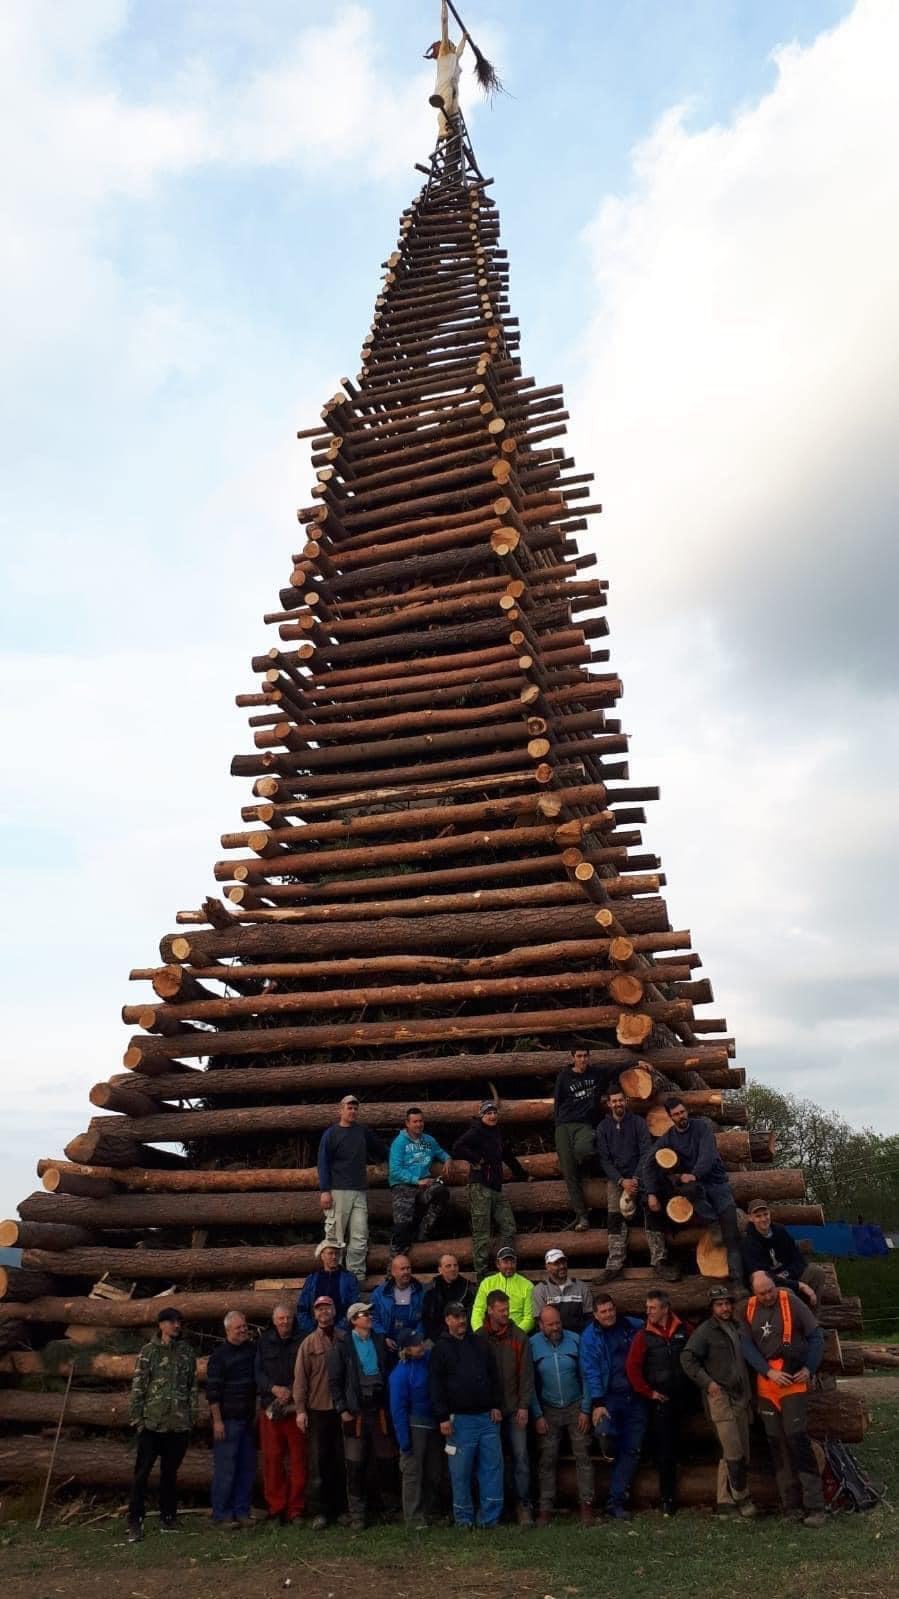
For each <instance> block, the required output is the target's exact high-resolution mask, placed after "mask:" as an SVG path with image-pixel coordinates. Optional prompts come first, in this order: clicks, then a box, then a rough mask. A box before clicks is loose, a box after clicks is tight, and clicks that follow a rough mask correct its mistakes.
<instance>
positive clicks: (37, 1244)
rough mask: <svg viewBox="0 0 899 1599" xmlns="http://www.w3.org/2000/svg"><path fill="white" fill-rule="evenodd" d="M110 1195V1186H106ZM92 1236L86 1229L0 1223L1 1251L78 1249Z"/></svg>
mask: <svg viewBox="0 0 899 1599" xmlns="http://www.w3.org/2000/svg"><path fill="white" fill-rule="evenodd" d="M108 1190H109V1192H110V1193H112V1192H113V1188H112V1185H111V1184H110V1185H108ZM93 1241H94V1235H93V1233H91V1232H88V1230H87V1228H86V1227H67V1226H60V1225H59V1224H58V1223H57V1224H56V1225H55V1226H54V1225H51V1224H50V1223H49V1222H47V1223H44V1224H43V1225H42V1224H41V1223H40V1222H36V1221H15V1220H13V1221H3V1222H0V1248H3V1249H17V1248H18V1249H52V1250H58V1249H79V1248H80V1247H81V1246H82V1245H83V1244H92V1243H93Z"/></svg>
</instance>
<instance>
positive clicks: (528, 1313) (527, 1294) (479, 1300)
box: [471, 1271, 536, 1333]
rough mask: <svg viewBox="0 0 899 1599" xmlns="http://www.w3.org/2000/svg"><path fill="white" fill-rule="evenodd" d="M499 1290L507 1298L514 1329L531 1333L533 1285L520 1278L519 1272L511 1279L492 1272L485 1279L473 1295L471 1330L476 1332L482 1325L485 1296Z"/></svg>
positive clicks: (528, 1279)
mask: <svg viewBox="0 0 899 1599" xmlns="http://www.w3.org/2000/svg"><path fill="white" fill-rule="evenodd" d="M496 1288H500V1289H502V1292H503V1293H504V1294H508V1296H509V1315H510V1317H511V1319H512V1321H514V1323H515V1325H516V1327H520V1328H521V1330H522V1332H523V1333H529V1332H533V1330H534V1327H535V1326H536V1321H535V1318H534V1285H533V1283H532V1282H531V1281H530V1278H528V1277H522V1275H521V1273H520V1272H517V1271H516V1272H515V1273H514V1274H513V1276H511V1277H504V1276H503V1274H502V1272H501V1271H495V1272H492V1273H491V1275H490V1276H489V1277H485V1278H484V1280H483V1282H482V1283H481V1285H480V1287H479V1288H478V1291H477V1293H476V1295H475V1301H474V1310H473V1311H472V1313H471V1330H472V1332H477V1330H478V1328H479V1327H483V1325H484V1317H485V1316H486V1314H487V1295H488V1294H492V1293H493V1291H494V1289H496Z"/></svg>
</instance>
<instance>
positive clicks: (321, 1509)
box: [308, 1410, 346, 1521]
mask: <svg viewBox="0 0 899 1599" xmlns="http://www.w3.org/2000/svg"><path fill="white" fill-rule="evenodd" d="M308 1437H309V1468H310V1476H311V1482H310V1498H311V1499H312V1502H313V1505H314V1506H315V1510H316V1513H317V1514H318V1515H320V1516H327V1518H328V1520H329V1521H336V1520H337V1517H338V1516H339V1515H340V1514H341V1513H342V1511H343V1510H344V1509H345V1507H346V1487H345V1480H344V1464H343V1433H342V1429H341V1425H340V1417H339V1416H338V1414H337V1411H336V1410H310V1412H309V1433H308Z"/></svg>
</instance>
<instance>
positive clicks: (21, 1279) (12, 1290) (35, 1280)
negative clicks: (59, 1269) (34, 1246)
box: [0, 1250, 65, 1300]
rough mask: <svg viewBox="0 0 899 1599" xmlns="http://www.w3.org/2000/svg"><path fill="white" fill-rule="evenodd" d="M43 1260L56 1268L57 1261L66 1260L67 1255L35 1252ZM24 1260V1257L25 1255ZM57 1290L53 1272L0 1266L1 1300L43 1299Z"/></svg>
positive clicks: (25, 1267)
mask: <svg viewBox="0 0 899 1599" xmlns="http://www.w3.org/2000/svg"><path fill="white" fill-rule="evenodd" d="M34 1253H35V1254H40V1256H41V1258H42V1259H44V1258H46V1259H48V1260H50V1261H51V1262H52V1263H53V1265H54V1267H55V1263H56V1261H57V1260H64V1259H65V1255H64V1254H62V1255H56V1254H55V1253H53V1252H51V1251H50V1250H35V1251H34ZM22 1258H23V1260H24V1258H25V1257H24V1255H23V1257H22ZM55 1288H56V1279H55V1277H54V1275H53V1272H52V1270H51V1271H41V1270H39V1269H36V1268H35V1269H29V1267H28V1266H27V1265H23V1266H0V1299H18V1300H23V1299H41V1298H43V1297H44V1296H45V1295H47V1294H52V1293H53V1292H54V1290H55Z"/></svg>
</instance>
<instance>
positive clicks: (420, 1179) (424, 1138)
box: [387, 1105, 450, 1255]
mask: <svg viewBox="0 0 899 1599" xmlns="http://www.w3.org/2000/svg"><path fill="white" fill-rule="evenodd" d="M424 1129H425V1119H424V1114H423V1113H422V1111H421V1110H419V1108H418V1106H417V1105H410V1106H409V1109H408V1110H407V1111H406V1115H405V1125H404V1127H403V1130H402V1132H401V1133H397V1135H396V1137H395V1139H394V1140H393V1143H392V1144H391V1146H390V1156H389V1160H388V1166H387V1182H388V1185H389V1187H390V1197H391V1201H392V1203H393V1236H392V1237H391V1240H390V1253H391V1255H399V1254H405V1252H406V1250H407V1249H411V1247H412V1245H413V1244H414V1243H415V1242H416V1241H417V1240H419V1239H425V1238H430V1236H431V1234H432V1233H433V1231H434V1229H435V1228H436V1226H437V1223H438V1221H439V1220H440V1217H441V1216H442V1215H443V1212H444V1211H445V1210H446V1207H447V1205H448V1204H449V1193H448V1191H447V1189H446V1186H445V1184H444V1183H443V1182H442V1181H441V1179H440V1177H433V1176H432V1175H431V1168H432V1166H433V1165H434V1162H435V1161H442V1162H443V1174H444V1175H445V1174H446V1168H447V1166H448V1165H449V1160H450V1157H449V1155H448V1154H447V1152H446V1150H445V1149H442V1148H441V1146H440V1145H439V1144H438V1142H437V1140H436V1138H432V1137H431V1134H430V1133H426V1132H425V1130H424Z"/></svg>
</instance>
